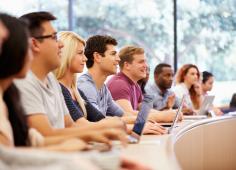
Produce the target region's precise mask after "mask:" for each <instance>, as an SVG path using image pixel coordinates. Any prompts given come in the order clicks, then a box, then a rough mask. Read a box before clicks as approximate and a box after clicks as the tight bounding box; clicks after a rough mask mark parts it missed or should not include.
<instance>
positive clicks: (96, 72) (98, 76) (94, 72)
mask: <svg viewBox="0 0 236 170" xmlns="http://www.w3.org/2000/svg"><path fill="white" fill-rule="evenodd" d="M88 72H89V74H90V75H91V76H92V78H93V81H94V82H95V84H96V87H97V89H98V90H100V89H101V88H102V86H103V85H104V82H105V80H106V79H107V77H108V76H109V75H107V74H105V73H103V71H102V70H100V69H96V68H94V67H93V68H90V69H88Z"/></svg>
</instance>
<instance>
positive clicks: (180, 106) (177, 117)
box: [161, 95, 185, 134]
mask: <svg viewBox="0 0 236 170" xmlns="http://www.w3.org/2000/svg"><path fill="white" fill-rule="evenodd" d="M184 100H185V95H183V97H182V99H181V102H180V105H179V107H178V109H177V112H176V115H175V118H174V120H173V122H172V123H164V124H161V125H162V126H164V127H166V128H167V129H168V134H171V133H172V131H173V129H174V128H175V127H176V123H177V122H178V119H179V114H180V113H181V111H182V108H183V105H184Z"/></svg>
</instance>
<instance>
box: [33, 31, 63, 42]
mask: <svg viewBox="0 0 236 170" xmlns="http://www.w3.org/2000/svg"><path fill="white" fill-rule="evenodd" d="M34 38H36V39H46V38H51V39H53V40H56V41H57V40H58V37H57V33H56V32H55V33H52V34H49V35H41V36H37V37H34Z"/></svg>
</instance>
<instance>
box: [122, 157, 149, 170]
mask: <svg viewBox="0 0 236 170" xmlns="http://www.w3.org/2000/svg"><path fill="white" fill-rule="evenodd" d="M120 170H151V168H150V167H147V166H145V165H142V164H140V163H138V162H137V161H133V160H130V159H128V158H126V157H121V167H120Z"/></svg>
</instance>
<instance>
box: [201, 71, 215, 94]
mask: <svg viewBox="0 0 236 170" xmlns="http://www.w3.org/2000/svg"><path fill="white" fill-rule="evenodd" d="M213 84H214V76H213V74H212V73H210V72H208V71H203V72H202V83H201V85H202V94H203V95H207V92H208V91H211V90H212V87H213Z"/></svg>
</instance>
